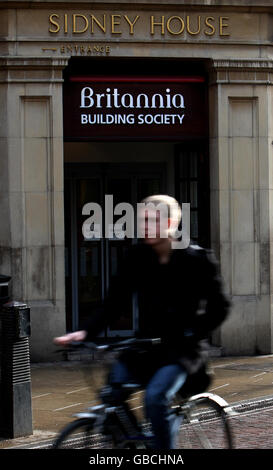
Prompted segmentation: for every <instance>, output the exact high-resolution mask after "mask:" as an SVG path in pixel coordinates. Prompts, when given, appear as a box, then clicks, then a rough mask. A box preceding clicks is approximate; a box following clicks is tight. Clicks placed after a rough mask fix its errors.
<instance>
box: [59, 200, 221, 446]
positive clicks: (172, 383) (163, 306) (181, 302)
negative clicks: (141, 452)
mask: <svg viewBox="0 0 273 470" xmlns="http://www.w3.org/2000/svg"><path fill="white" fill-rule="evenodd" d="M144 202H145V203H146V204H148V203H153V208H152V209H149V210H146V209H145V208H144V209H143V212H142V215H141V217H140V218H141V220H140V223H142V224H143V229H144V240H143V243H141V244H137V245H134V246H133V247H132V248H131V249H130V250H129V251H128V253H127V255H126V257H125V258H124V260H123V263H122V266H121V267H120V269H119V274H118V276H117V277H116V278H115V281H114V282H113V283H112V285H111V286H110V288H109V291H108V295H107V298H106V300H105V301H104V303H103V305H102V307H101V309H100V311H97V312H96V314H95V315H93V316H92V317H91V318H90V322H89V324H88V325H86V326H85V329H83V330H80V331H77V332H73V333H70V334H67V335H64V336H62V337H59V338H55V343H57V344H60V345H66V344H69V343H70V342H71V341H82V340H84V339H86V340H94V338H95V337H96V336H97V335H98V334H99V333H100V332H101V331H103V329H104V328H105V327H106V326H111V323H113V321H115V320H116V319H117V318H120V317H121V316H122V314H124V313H125V312H126V310H127V309H128V306H129V305H130V302H131V301H132V295H133V294H136V295H137V300H138V313H139V331H138V332H137V336H139V337H143V338H144V337H146V338H148V337H150V338H161V342H160V343H159V344H156V346H153V347H152V348H150V349H147V350H146V351H134V350H132V351H129V352H128V351H126V352H124V353H122V354H121V355H120V357H119V359H118V361H116V363H115V364H114V365H113V367H112V370H111V372H110V374H109V388H108V390H110V396H108V397H107V400H109V399H111V403H113V405H114V404H116V405H120V404H123V405H124V407H125V400H126V398H128V394H127V395H126V394H125V392H124V389H123V388H122V386H121V385H122V384H123V383H128V382H139V383H141V384H142V385H143V386H144V387H145V410H146V416H147V418H148V419H149V420H150V422H151V425H152V430H153V434H154V448H155V449H172V448H175V443H174V436H175V428H176V424H177V423H175V422H170V419H169V413H168V406H169V404H170V402H171V401H172V399H173V398H174V396H175V395H176V394H177V392H178V391H179V390H180V389H181V388H182V387H183V385H184V384H185V382H186V379H187V378H190V377H191V376H192V375H193V374H196V373H197V372H198V371H199V370H202V368H203V367H204V365H205V364H206V361H207V352H206V351H205V350H204V347H203V344H204V341H203V340H204V339H205V338H207V337H208V335H209V334H210V333H211V331H212V330H214V329H215V328H216V327H218V326H219V325H220V324H221V323H222V322H223V321H224V319H225V318H226V316H227V314H228V310H229V302H228V300H227V298H226V297H225V295H224V293H223V291H222V283H221V279H220V277H219V272H218V267H217V264H216V262H215V260H214V259H213V256H212V254H211V253H209V252H208V251H206V250H204V249H201V248H200V247H196V246H195V247H194V246H191V245H190V246H189V247H188V248H186V249H174V248H173V247H172V242H173V239H174V238H173V237H174V230H175V229H176V228H177V226H178V224H179V222H180V219H181V209H180V207H179V205H178V203H177V201H176V200H175V199H173V198H171V197H169V196H151V197H149V198H147V199H145V201H144ZM162 204H164V205H166V207H167V219H168V220H167V221H165V222H167V223H165V225H164V224H163V223H162V219H163V218H164V214H163V215H162V212H161V211H158V210H157V207H159V205H162ZM151 219H154V222H155V227H156V230H155V232H154V233H153V234H152V235H151V232H150V229H149V223H150V222H151ZM163 222H164V221H163ZM164 227H165V228H164ZM127 411H128V409H127Z"/></svg>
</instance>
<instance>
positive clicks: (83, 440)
mask: <svg viewBox="0 0 273 470" xmlns="http://www.w3.org/2000/svg"><path fill="white" fill-rule="evenodd" d="M52 447H53V449H102V448H104V449H107V448H108V449H111V448H112V447H113V444H112V439H111V438H110V437H108V436H104V435H102V434H99V433H96V432H95V430H94V423H93V421H92V420H91V419H90V418H81V419H78V420H76V421H73V422H72V423H70V424H69V425H68V426H66V427H65V428H64V429H63V430H62V431H61V432H60V434H59V436H58V437H57V439H56V440H55V442H54V443H53V446H52Z"/></svg>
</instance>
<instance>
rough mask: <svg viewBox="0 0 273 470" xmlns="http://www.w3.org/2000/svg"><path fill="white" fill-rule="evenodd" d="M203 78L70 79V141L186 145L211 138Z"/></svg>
mask: <svg viewBox="0 0 273 470" xmlns="http://www.w3.org/2000/svg"><path fill="white" fill-rule="evenodd" d="M204 82H205V79H204V77H199V76H196V77H70V80H69V81H68V82H67V83H66V84H65V86H64V134H65V139H66V140H105V139H106V140H107V139H108V140H117V139H118V140H122V139H123V140H124V139H130V140H133V139H135V140H141V139H142V140H145V139H146V140H174V139H176V140H181V139H184V138H185V137H198V136H199V137H203V136H205V135H206V134H207V127H206V126H207V119H206V116H205V110H206V95H205V83H204Z"/></svg>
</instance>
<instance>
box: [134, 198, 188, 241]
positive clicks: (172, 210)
mask: <svg viewBox="0 0 273 470" xmlns="http://www.w3.org/2000/svg"><path fill="white" fill-rule="evenodd" d="M141 202H142V203H144V204H149V203H152V204H153V205H154V206H155V207H156V206H158V205H164V206H166V207H167V210H168V218H169V219H170V220H171V224H170V227H169V229H168V234H169V235H170V236H174V234H175V232H176V230H177V229H178V226H179V224H180V221H181V217H182V211H181V207H180V206H179V203H178V201H177V200H176V199H175V198H174V197H172V196H167V195H165V194H156V195H153V196H148V197H146V198H145V199H143V200H142V201H141Z"/></svg>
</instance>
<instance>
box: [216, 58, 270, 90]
mask: <svg viewBox="0 0 273 470" xmlns="http://www.w3.org/2000/svg"><path fill="white" fill-rule="evenodd" d="M209 72H210V85H213V84H215V83H244V84H255V85H257V84H261V85H272V84H273V59H214V60H212V61H211V63H210V66H209Z"/></svg>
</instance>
